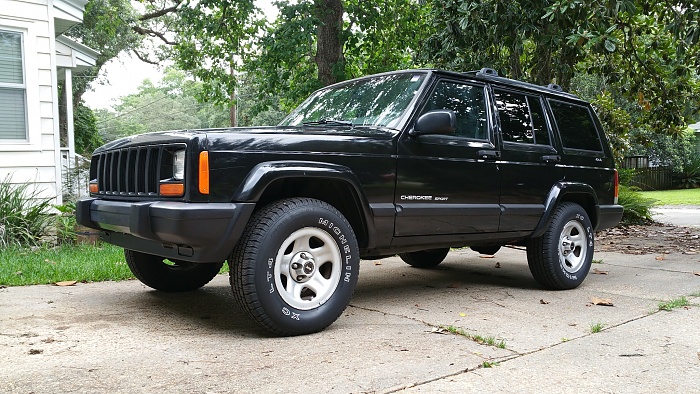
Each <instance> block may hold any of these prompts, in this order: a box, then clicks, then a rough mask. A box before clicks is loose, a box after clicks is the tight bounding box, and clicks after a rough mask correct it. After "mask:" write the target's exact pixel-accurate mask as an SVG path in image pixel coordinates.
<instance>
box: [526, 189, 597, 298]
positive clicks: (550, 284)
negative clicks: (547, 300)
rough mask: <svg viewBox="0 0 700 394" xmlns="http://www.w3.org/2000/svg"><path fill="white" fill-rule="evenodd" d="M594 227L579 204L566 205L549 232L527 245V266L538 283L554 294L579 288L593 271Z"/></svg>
mask: <svg viewBox="0 0 700 394" xmlns="http://www.w3.org/2000/svg"><path fill="white" fill-rule="evenodd" d="M593 250H594V235H593V226H592V225H591V221H590V219H589V218H588V214H587V213H586V211H585V210H584V209H583V208H582V207H581V206H580V205H578V204H575V203H570V202H569V203H563V204H561V205H560V206H559V207H557V209H556V210H555V211H554V214H553V216H552V221H551V224H550V226H549V228H548V229H547V231H546V232H545V233H544V234H543V235H542V236H541V237H537V238H530V239H529V240H528V241H527V262H528V265H529V267H530V272H531V273H532V276H534V277H535V280H537V282H539V283H540V284H541V285H542V286H544V287H546V288H548V289H552V290H566V289H573V288H576V287H578V286H579V285H580V284H581V283H583V280H584V279H586V276H587V275H588V271H589V270H590V269H591V262H592V261H593Z"/></svg>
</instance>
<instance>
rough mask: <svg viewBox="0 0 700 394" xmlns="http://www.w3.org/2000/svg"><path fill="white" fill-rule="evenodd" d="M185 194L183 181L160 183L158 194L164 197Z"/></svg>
mask: <svg viewBox="0 0 700 394" xmlns="http://www.w3.org/2000/svg"><path fill="white" fill-rule="evenodd" d="M183 194H185V185H184V184H183V183H161V185H160V195H161V196H166V197H179V196H181V195H183Z"/></svg>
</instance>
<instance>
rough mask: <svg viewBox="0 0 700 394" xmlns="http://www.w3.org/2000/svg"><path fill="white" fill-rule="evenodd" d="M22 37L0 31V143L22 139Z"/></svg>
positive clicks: (24, 113) (24, 107) (23, 90)
mask: <svg viewBox="0 0 700 394" xmlns="http://www.w3.org/2000/svg"><path fill="white" fill-rule="evenodd" d="M25 90H26V85H25V84H24V68H23V64H22V34H21V33H17V32H11V31H2V30H0V103H2V105H1V106H0V140H26V139H27V123H26V122H27V120H26V104H25Z"/></svg>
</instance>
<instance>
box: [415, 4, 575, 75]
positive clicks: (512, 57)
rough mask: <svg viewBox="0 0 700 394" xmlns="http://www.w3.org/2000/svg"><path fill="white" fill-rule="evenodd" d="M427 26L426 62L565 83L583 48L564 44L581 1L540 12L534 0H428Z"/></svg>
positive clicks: (423, 58) (422, 56) (451, 67)
mask: <svg viewBox="0 0 700 394" xmlns="http://www.w3.org/2000/svg"><path fill="white" fill-rule="evenodd" d="M430 4H431V5H432V6H431V8H430V14H429V17H428V20H429V22H428V23H429V30H431V31H432V34H431V35H430V37H429V38H428V39H427V40H426V42H425V45H424V47H423V49H422V51H421V54H420V55H421V59H422V60H423V61H424V62H426V63H429V64H433V65H435V66H438V67H441V68H447V69H450V70H455V71H466V70H478V69H480V68H481V67H492V68H495V69H496V70H498V71H499V74H501V75H507V76H508V77H511V78H515V79H524V80H529V81H532V82H534V83H537V84H548V83H552V82H555V81H556V83H558V84H560V85H562V86H563V87H564V88H566V89H568V87H569V83H570V81H571V78H572V77H573V75H574V65H575V64H576V63H577V62H578V61H580V60H581V59H582V58H583V56H584V55H585V52H584V51H583V50H582V49H581V48H578V47H576V46H574V45H566V39H565V37H566V35H567V32H569V31H571V30H572V29H574V28H575V27H576V24H577V23H578V21H579V20H580V19H581V18H582V17H583V16H582V15H583V13H584V11H583V10H582V9H581V7H572V8H569V9H567V10H566V12H565V13H562V14H559V13H556V14H550V15H548V17H547V18H544V16H546V15H545V12H546V9H545V8H544V7H545V4H544V3H542V2H538V1H532V0H518V1H506V0H492V1H461V0H446V1H442V0H440V1H438V0H433V1H430Z"/></svg>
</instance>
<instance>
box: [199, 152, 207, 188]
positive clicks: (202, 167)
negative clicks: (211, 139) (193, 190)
mask: <svg viewBox="0 0 700 394" xmlns="http://www.w3.org/2000/svg"><path fill="white" fill-rule="evenodd" d="M199 192H200V193H202V194H209V152H207V151H203V152H200V153H199Z"/></svg>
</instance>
